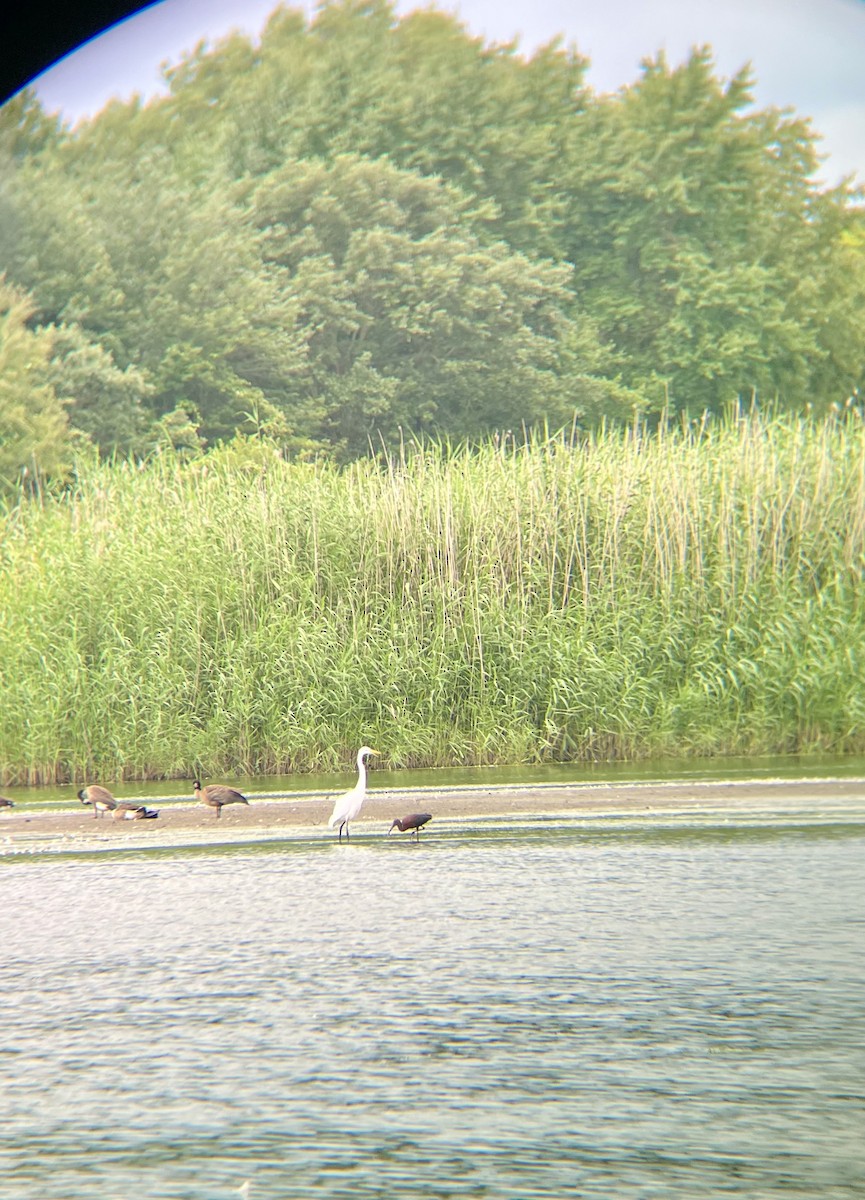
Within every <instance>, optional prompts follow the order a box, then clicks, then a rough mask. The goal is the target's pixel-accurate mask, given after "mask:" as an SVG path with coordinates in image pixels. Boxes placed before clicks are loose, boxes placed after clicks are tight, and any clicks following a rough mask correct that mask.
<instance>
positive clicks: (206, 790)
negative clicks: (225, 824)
mask: <svg viewBox="0 0 865 1200" xmlns="http://www.w3.org/2000/svg"><path fill="white" fill-rule="evenodd" d="M192 790H193V792H194V793H195V799H196V800H197V801H198V802H199V803H200V804H209V805H210V807H211V808H215V809H216V815H217V817H218V816H219V815H220V814H221V812H222V807H223V805H224V804H246V805H248V804H249V801H248V800H247V798H246V796H244V795H242V794H241V793H240V792H236V791H235V790H234V788H230V787H224V786H223V785H222V784H221V783H209V784H208V785H207V786H206V787H202V786H201V780H200V779H196V780H194V781H193V784H192Z"/></svg>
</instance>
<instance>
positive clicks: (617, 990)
mask: <svg viewBox="0 0 865 1200" xmlns="http://www.w3.org/2000/svg"><path fill="white" fill-rule="evenodd" d="M863 858H865V811H861V810H860V811H855V812H851V813H847V814H846V815H844V816H843V817H837V818H834V817H833V818H832V819H827V820H812V819H810V817H809V818H807V819H804V818H803V819H802V820H797V819H795V818H794V817H791V816H790V815H789V814H785V816H784V818H783V819H781V820H777V821H772V820H770V819H766V820H761V821H758V822H756V823H755V822H753V821H751V822H741V821H740V820H739V818H738V817H732V816H731V817H730V818H724V817H723V816H717V815H716V816H714V817H713V818H712V820H709V821H705V822H694V821H693V820H692V819H691V818H688V817H683V818H682V820H681V821H678V822H677V821H676V820H672V821H671V820H669V819H667V820H666V821H665V822H664V823H659V824H657V825H653V824H652V822H651V819H650V818H646V817H641V819H640V820H639V821H637V820H633V821H630V820H628V819H620V820H618V821H616V822H609V821H604V820H590V821H587V820H580V819H575V820H572V821H563V822H561V823H559V824H557V825H555V826H551V825H550V823H549V822H545V823H538V824H533V823H527V824H526V825H525V826H522V827H519V828H514V827H507V828H499V827H496V826H495V825H489V826H483V825H481V826H466V827H464V828H456V827H455V828H453V829H445V830H443V831H442V832H440V833H439V834H438V835H437V834H436V832H435V826H434V824H433V825H432V826H430V832H429V836H428V838H427V839H426V841H424V840H422V841H421V843H420V845H414V844H413V843H409V842H408V841H407V840H405V839H401V840H399V841H396V840H394V839H391V840H390V841H389V842H388V841H386V840H385V839H384V838H381V837H377V838H375V839H373V838H364V837H361V836H358V837H357V838H356V839H355V840H353V841H352V843H351V845H350V846H345V845H343V846H338V845H336V844H335V843H334V842H333V841H324V840H322V839H321V838H319V839H318V840H313V839H309V840H308V841H307V840H304V839H294V840H293V841H291V842H285V843H279V844H271V845H264V846H260V847H249V846H246V847H243V846H241V847H237V848H234V849H228V848H225V847H222V848H215V849H197V850H195V851H178V850H171V851H159V852H155V851H154V852H151V851H140V852H136V853H128V852H127V853H126V854H120V855H117V856H112V855H111V854H100V855H97V856H80V857H74V856H70V857H62V856H58V855H56V854H55V855H45V856H37V857H31V858H26V859H22V858H8V859H5V860H0V921H2V934H0V940H2V972H3V974H2V981H3V983H2V998H3V1014H2V1015H3V1019H2V1025H0V1072H2V1080H3V1091H2V1096H3V1104H2V1114H3V1120H2V1140H0V1179H2V1180H3V1183H2V1185H0V1191H2V1194H3V1196H4V1197H5V1196H9V1197H10V1198H12V1197H14V1198H15V1200H19V1198H22V1197H23V1198H27V1200H52V1198H55V1197H56V1198H57V1200H77V1198H79V1197H87V1198H88V1200H151V1198H154V1200H155V1198H157V1197H158V1198H165V1200H169V1198H171V1200H174V1198H177V1200H180V1198H183V1200H221V1198H223V1197H225V1198H228V1197H235V1198H236V1197H237V1196H238V1195H240V1194H243V1193H241V1192H240V1191H239V1189H241V1188H243V1185H244V1184H245V1182H246V1181H249V1187H248V1188H247V1189H245V1194H247V1195H248V1197H249V1200H264V1198H265V1197H270V1198H273V1200H277V1198H280V1200H281V1198H287V1197H309V1196H311V1195H316V1196H322V1197H345V1198H348V1197H352V1198H353V1200H356V1198H365V1197H381V1198H384V1197H389V1198H391V1197H392V1198H400V1200H402V1198H409V1200H411V1198H415V1197H417V1198H420V1197H424V1198H428V1197H473V1198H475V1197H477V1198H481V1197H483V1198H485V1200H505V1198H508V1200H533V1198H535V1197H563V1196H574V1197H581V1198H584V1200H593V1198H595V1197H604V1198H616V1200H632V1198H633V1200H636V1198H640V1200H646V1198H651V1197H658V1198H664V1200H667V1198H670V1197H674V1198H677V1197H688V1198H689V1200H690V1198H693V1197H722V1196H723V1197H729V1196H739V1197H748V1198H749V1200H755V1198H769V1197H779V1198H780V1197H785V1198H789V1197H796V1196H800V1197H807V1198H809V1200H816V1198H818V1197H819V1198H820V1200H831V1198H836V1197H837V1198H841V1197H844V1198H847V1197H849V1198H851V1200H852V1198H854V1197H855V1198H857V1200H861V1198H862V1197H863V1195H865V1137H863V1130H865V953H863V951H865V870H863V867H865V863H863Z"/></svg>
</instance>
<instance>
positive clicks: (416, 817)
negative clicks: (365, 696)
mask: <svg viewBox="0 0 865 1200" xmlns="http://www.w3.org/2000/svg"><path fill="white" fill-rule="evenodd" d="M371 754H374V755H376V756H377V755H378V750H373V749H372V747H371V746H361V748H360V750H358V752H357V783H356V784H355V785H354V787H353V788H352V789H351V790H350V791H348V792H346V793H345V795H343V796H339V797H337V800H336V803H335V804H334V806H333V812H332V813H331V814H330V820H329V821H328V826H329V827H330V828H331V829H334V828H336V826H337V825H338V826H339V841H340V842H341V841H342V831H343V830H345V840H346V841H348V840H349V822H350V821H354V820H355V818H356V817H357V816H358V815H359V813H360V810H361V808H362V807H363V802H364V800H365V799H366V760H367V758H368V757H369V756H370V755H371ZM192 790H193V793H194V795H195V799H196V800H197V801H198V802H199V804H206V805H208V807H210V808H213V809H215V810H216V815H217V817H219V816H220V814H221V812H222V810H223V808H224V807H225V805H226V804H246V805H248V804H249V801H248V800H247V798H246V796H244V795H243V793H242V792H238V791H236V790H235V789H234V788H230V787H225V785H224V784H218V783H209V784H207V785H206V786H205V787H202V786H201V780H200V779H196V780H195V781H194V782H193V784H192ZM78 799H79V800H80V801H81V803H82V804H89V805H90V806H91V807H92V809H93V816H94V818H97V817H102V816H104V815H105V813H107V812H110V813H111V815H112V817H113V819H114V820H115V821H145V820H153V819H154V818H156V817H158V816H159V812H158V811H157V810H156V809H153V808H148V807H147V805H146V804H132V803H127V802H126V801H121V800H117V799H116V798H115V797H114V796H112V794H111V792H109V790H108V788H104V787H102V786H101V785H100V784H98V783H91V784H90V785H89V786H88V787H84V788H82V789H81V790H80V791H79V793H78ZM14 807H15V805H14V804H13V802H12V801H11V800H7V799H6V797H5V796H0V809H4V808H14ZM431 820H432V813H409V815H408V816H407V817H396V818H395V819H394V822H393V824H392V825H391V827H390V829H389V830H388V833H392V832H393V830H394V829H398V830H399V831H400V833H408V832H410V831H411V832H413V833H414V836H415V838H416V840H418V841H420V831H421V829H422V828H423V826H424V825H426V823H427V821H431Z"/></svg>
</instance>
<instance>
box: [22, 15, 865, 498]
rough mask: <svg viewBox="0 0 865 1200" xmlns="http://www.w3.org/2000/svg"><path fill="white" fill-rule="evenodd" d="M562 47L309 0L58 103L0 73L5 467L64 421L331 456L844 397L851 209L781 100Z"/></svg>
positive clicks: (859, 237)
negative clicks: (150, 81) (604, 65)
mask: <svg viewBox="0 0 865 1200" xmlns="http://www.w3.org/2000/svg"><path fill="white" fill-rule="evenodd" d="M586 66H587V64H586V61H585V60H584V59H583V58H581V57H580V56H579V54H577V53H576V51H574V50H571V49H565V48H563V47H562V46H561V45H559V44H555V43H554V44H551V45H549V46H547V47H544V48H542V49H540V50H538V51H537V52H536V53H534V54H533V55H531V56H528V57H527V56H524V55H522V54H521V53H520V52H519V50H518V47H517V46H516V45H505V46H501V45H486V44H484V43H483V42H482V41H481V40H479V39H476V38H473V37H471V36H469V35H468V34H467V32H466V31H465V30H464V29H463V27H461V25H460V24H459V23H458V22H457V20H456V19H455V18H454V17H452V16H450V15H447V14H445V13H443V12H438V11H435V10H432V9H426V10H423V11H417V12H414V13H411V14H409V15H408V16H405V17H403V18H401V19H397V17H396V15H395V13H394V10H393V8H392V7H391V5H390V4H389V3H388V2H387V0H326V2H325V3H324V4H323V5H322V6H321V7H320V8H319V10H318V13H317V15H316V17H315V18H314V19H313V20H311V21H308V20H307V19H306V17H305V16H304V15H303V14H302V13H300V12H297V11H293V10H290V9H284V8H279V9H277V10H276V11H275V12H274V14H273V16H272V18H271V20H270V22H269V23H268V25H267V26H266V28H265V30H264V31H263V35H262V37H261V40H260V44H253V43H251V42H250V41H248V40H247V39H245V38H244V37H242V36H233V37H231V38H229V39H227V40H226V41H224V42H222V43H220V44H219V45H217V46H216V47H213V48H208V47H206V46H201V47H200V48H199V49H198V50H197V51H196V52H195V53H194V54H192V55H191V56H190V57H189V58H188V59H187V60H186V61H184V62H182V63H181V64H180V65H178V66H176V67H174V68H172V69H170V70H169V71H168V77H169V79H170V85H171V90H170V94H169V95H168V96H166V97H162V98H159V99H155V100H152V101H150V102H149V103H147V104H146V105H142V104H141V103H140V102H138V101H133V102H130V103H120V102H113V103H111V104H110V105H108V106H107V107H106V108H105V109H104V110H103V111H102V112H101V113H100V114H99V115H98V116H97V117H96V118H95V119H93V120H92V121H90V122H86V123H83V124H81V125H79V126H78V127H76V128H75V129H74V130H69V129H67V128H64V127H62V126H61V125H60V124H59V122H58V121H57V119H56V118H54V117H52V116H51V115H49V114H46V113H44V112H43V111H42V110H41V108H40V106H39V104H38V102H37V100H36V98H35V96H34V94H33V93H32V92H28V91H25V92H23V93H21V94H20V95H19V96H17V97H16V98H14V99H13V100H12V101H10V102H9V103H8V104H6V105H5V106H4V107H3V108H2V110H0V276H3V277H4V278H5V284H4V290H3V293H2V301H0V368H2V371H3V373H4V379H3V389H4V391H3V397H4V400H3V412H2V414H0V465H2V472H3V475H4V478H5V479H9V478H10V477H11V476H14V475H15V473H16V471H19V472H20V470H21V469H22V468H24V467H27V469H28V470H29V471H31V472H33V471H34V470H36V471H42V472H48V473H51V472H56V471H58V470H59V469H60V468H61V467H62V464H63V463H65V462H67V461H68V459H69V451H70V448H71V447H70V440H71V441H72V442H74V440H75V438H76V437H77V438H78V439H79V440H80V439H81V438H82V437H83V438H87V439H89V440H91V441H92V442H93V443H95V445H96V446H97V447H98V449H99V451H100V452H101V453H102V454H103V455H105V454H108V455H111V454H115V453H119V454H120V455H121V456H126V455H128V454H130V453H131V454H133V455H135V456H138V457H142V456H145V455H146V454H147V453H148V452H150V451H152V450H153V449H154V448H156V447H158V446H160V445H166V444H170V445H173V446H174V447H176V448H180V449H182V450H186V451H187V452H189V453H196V452H197V451H198V448H199V446H200V445H201V444H205V445H208V446H213V445H214V444H217V443H219V442H220V441H223V440H225V439H228V438H230V437H232V436H233V435H234V434H235V433H236V432H237V431H240V432H242V433H243V432H245V433H257V434H266V435H268V436H271V437H275V438H277V439H278V440H279V442H280V444H281V445H282V446H283V448H284V449H285V450H286V451H287V452H288V453H289V454H293V455H297V454H317V453H325V454H327V455H328V456H330V457H332V458H334V459H336V460H341V461H349V460H352V459H354V458H356V457H357V456H358V455H362V454H364V453H365V452H366V451H367V450H368V447H369V445H370V444H371V443H372V444H373V445H374V446H376V447H381V446H382V445H385V446H393V445H395V444H397V443H398V441H399V439H400V438H404V437H410V436H416V435H423V434H427V433H430V432H433V433H437V434H445V435H447V436H451V437H456V438H462V437H476V436H482V435H483V434H484V433H485V432H489V431H491V430H493V429H496V428H498V429H501V430H505V429H507V428H508V427H511V428H519V427H520V426H522V425H525V426H534V425H536V424H538V423H539V422H547V423H548V424H549V425H551V426H553V427H556V426H564V425H570V424H571V423H572V422H573V421H576V422H577V424H579V425H583V426H585V427H591V426H594V425H596V424H597V423H598V422H600V421H602V420H604V421H611V420H612V421H616V420H620V419H630V418H631V417H632V416H633V414H634V413H635V412H641V413H646V414H649V415H651V414H656V413H659V412H661V411H664V410H666V411H670V410H673V411H676V410H686V411H687V412H689V413H697V414H699V413H702V412H704V411H710V412H718V411H721V410H723V408H724V406H725V405H726V404H727V403H728V402H729V401H730V400H731V399H732V398H735V397H736V396H741V397H745V398H749V399H750V398H751V397H752V396H753V395H755V394H756V395H757V397H758V398H760V399H761V400H762V399H767V400H768V399H772V400H773V401H774V402H779V403H780V404H781V405H783V406H784V407H786V408H788V409H801V408H803V407H804V406H805V405H809V404H810V405H813V406H815V407H817V408H826V407H828V406H830V405H843V404H844V403H846V402H847V401H848V400H849V398H850V397H851V396H852V397H856V396H857V395H858V389H859V388H860V387H861V385H862V382H863V365H865V337H863V331H865V241H863V218H862V212H861V210H860V209H859V208H858V207H857V205H856V203H855V200H856V197H855V196H854V195H853V193H852V192H851V191H850V189H849V188H847V187H839V188H835V189H830V188H826V187H825V186H823V185H822V184H821V183H820V182H819V178H818V167H819V160H818V155H817V146H818V138H817V135H816V134H815V133H814V132H813V131H812V130H811V129H810V127H809V125H808V123H807V121H805V120H803V119H800V118H799V117H797V116H795V115H792V114H790V113H783V112H778V111H758V110H756V109H755V108H754V107H753V104H752V101H751V96H750V92H749V86H750V80H749V77H748V74H747V72H746V71H743V72H742V73H741V74H740V75H738V76H736V77H735V78H733V79H732V80H729V81H723V80H720V79H718V78H717V77H716V76H715V74H714V73H713V64H712V59H711V55H710V52H709V51H708V50H705V49H702V50H696V51H695V52H694V53H693V54H692V56H691V58H690V59H689V61H687V62H686V63H684V64H683V65H681V66H678V67H675V68H673V67H671V66H670V65H668V64H667V62H666V61H665V60H664V58H663V57H662V56H659V57H658V58H656V59H654V60H651V61H647V62H646V64H645V66H644V69H643V71H642V74H641V76H640V78H639V79H638V80H637V81H636V82H635V83H634V84H633V86H630V87H627V88H624V89H622V90H621V91H620V92H618V93H617V94H615V95H596V94H594V93H593V92H592V91H591V89H590V88H589V87H588V86H587V85H586V83H585V71H586ZM28 337H29V338H30V339H31V342H30V345H31V346H32V348H33V353H32V355H25V356H23V357H22V354H21V352H20V347H21V345H22V344H23V343H22V339H25V338H28ZM22 388H23V389H27V388H29V391H30V394H31V396H32V397H33V406H32V407H33V411H32V418H28V420H29V421H30V425H29V426H27V427H26V428H25V424H26V423H23V422H22V420H21V418H20V416H16V413H17V412H18V411H19V409H18V408H16V405H18V404H19V400H18V399H15V397H19V398H20V396H21V395H22V390H21V389H22ZM7 395H8V396H10V397H12V399H11V400H10V401H8V404H7V400H6V397H7ZM31 426H32V427H31ZM10 429H11V432H10Z"/></svg>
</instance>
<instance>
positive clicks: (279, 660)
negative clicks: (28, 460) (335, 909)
mask: <svg viewBox="0 0 865 1200" xmlns="http://www.w3.org/2000/svg"><path fill="white" fill-rule="evenodd" d="M863 562H865V422H863V421H862V419H861V418H860V417H859V416H858V415H849V416H848V417H847V418H845V419H844V420H836V419H829V420H817V419H815V418H811V419H807V420H806V419H794V418H792V417H789V416H787V417H783V418H781V417H778V418H773V419H771V420H769V419H766V418H765V416H762V417H759V416H750V417H748V418H742V417H734V418H733V419H730V420H727V421H711V422H709V423H707V424H705V425H704V426H702V427H700V426H695V427H693V428H688V427H685V428H682V429H680V430H678V431H673V432H671V431H670V430H668V429H661V430H660V431H659V432H658V433H657V435H655V436H646V435H645V434H644V433H643V432H641V431H640V430H638V429H637V430H631V431H606V432H601V433H597V434H594V435H590V436H588V437H587V438H583V437H582V436H579V437H577V438H576V439H575V440H571V439H568V438H562V437H560V438H554V439H549V440H547V441H538V442H536V443H534V444H528V445H523V444H518V443H517V442H515V441H514V440H513V439H511V438H508V439H498V440H497V441H496V440H493V441H490V442H488V443H486V444H484V445H482V446H480V447H476V448H475V450H474V451H472V452H470V451H468V450H464V451H462V452H460V453H452V452H446V451H445V450H444V448H433V447H427V448H426V449H424V450H423V451H422V452H420V451H418V452H415V453H407V454H406V457H405V458H403V459H401V458H399V457H397V458H395V459H393V460H391V461H389V462H388V463H384V464H383V463H375V462H373V461H372V460H370V459H362V460H359V461H358V462H356V463H353V464H350V465H348V466H346V467H344V468H341V469H339V468H336V467H335V466H334V465H333V464H330V463H328V462H326V461H323V460H322V461H318V462H315V463H305V462H294V463H286V462H285V461H284V459H283V458H282V457H281V455H280V454H279V453H278V452H277V451H276V450H275V449H274V448H273V447H271V446H269V445H268V444H267V443H266V442H262V441H260V440H257V439H249V440H248V441H246V442H245V443H239V442H235V443H234V444H233V445H232V446H227V447H222V448H217V449H216V450H214V451H212V452H210V453H209V454H206V455H202V456H200V457H199V458H198V459H197V460H194V461H192V462H185V463H184V462H183V461H182V460H180V459H178V458H177V457H176V456H175V455H172V454H163V455H159V456H155V457H154V458H153V459H152V460H151V461H150V462H149V463H147V464H144V465H143V466H141V467H135V466H134V465H133V464H132V463H129V462H126V463H123V464H118V465H111V464H104V463H103V464H100V463H98V462H96V461H95V460H94V461H93V462H92V463H91V464H90V466H89V467H88V468H87V469H86V470H84V469H82V471H81V473H80V474H79V476H78V478H77V480H76V482H75V484H74V486H73V487H71V488H70V489H69V490H68V491H67V493H65V494H64V495H57V496H52V495H50V494H43V495H42V496H41V497H35V498H30V499H27V498H26V497H22V501H21V503H20V504H19V505H16V506H13V507H12V508H10V509H8V510H7V512H6V513H5V514H4V515H3V517H2V524H0V568H2V569H0V685H2V692H3V698H4V702H3V705H2V709H0V747H2V761H0V782H12V781H15V782H19V781H20V782H34V783H35V782H38V781H40V780H43V781H69V780H71V779H76V780H80V779H83V778H91V779H92V778H103V779H110V778H139V779H140V778H146V777H176V778H186V779H189V778H191V777H192V776H193V775H194V774H195V773H196V772H199V771H200V772H202V773H204V774H207V775H210V776H215V775H218V774H222V773H225V772H228V773H234V772H266V773H270V772H283V771H296V770H307V769H310V768H314V767H318V768H322V767H328V768H330V767H334V766H336V765H337V764H338V763H340V762H346V761H349V760H350V756H351V752H352V750H353V748H356V747H357V745H358V739H361V740H367V739H369V740H371V741H372V742H374V743H375V745H377V746H379V747H380V748H381V749H382V751H384V752H386V754H387V758H388V761H389V762H390V763H391V764H393V765H396V766H399V765H442V764H453V763H465V764H471V763H485V762H497V763H508V762H512V763H513V762H542V761H549V760H553V761H561V760H568V759H591V758H595V757H603V758H609V757H616V756H622V757H631V758H635V757H650V756H659V755H684V754H700V755H709V754H723V753H728V754H760V753H779V752H797V751H799V752H805V751H819V750H831V751H833V752H836V753H843V752H845V751H850V752H859V753H861V752H863V750H865V690H863V687H862V675H863V663H865V593H863V589H862V582H861V576H862V566H863Z"/></svg>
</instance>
